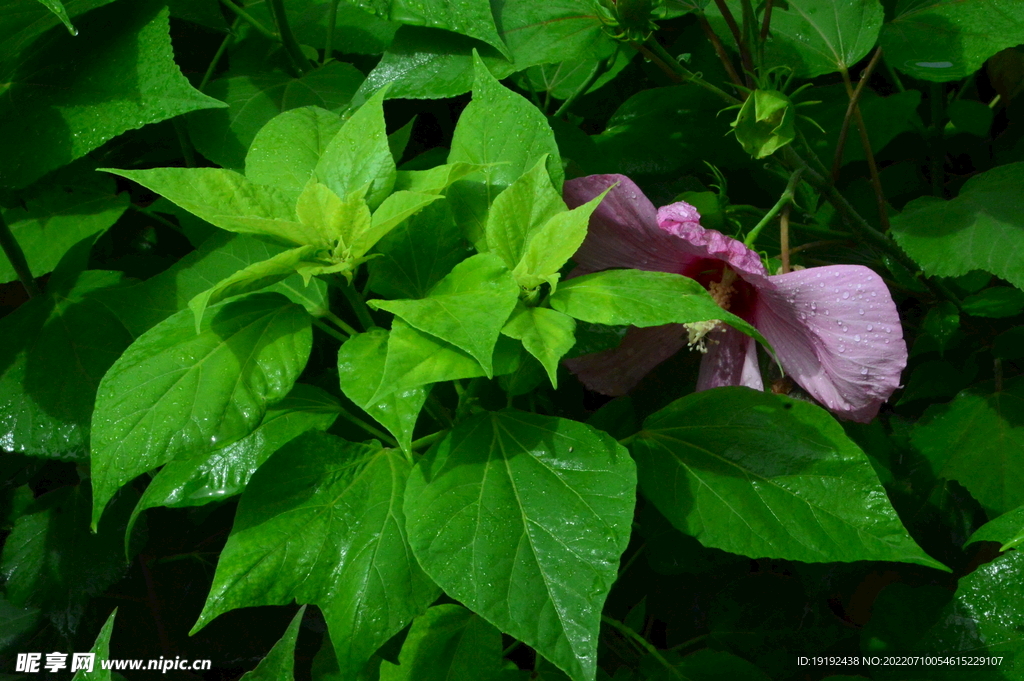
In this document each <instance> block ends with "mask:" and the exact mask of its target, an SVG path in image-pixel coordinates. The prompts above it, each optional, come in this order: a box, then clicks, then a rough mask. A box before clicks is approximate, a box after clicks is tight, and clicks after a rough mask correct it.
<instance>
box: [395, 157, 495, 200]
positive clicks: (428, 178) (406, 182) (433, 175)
mask: <svg viewBox="0 0 1024 681" xmlns="http://www.w3.org/2000/svg"><path fill="white" fill-rule="evenodd" d="M478 170H483V168H482V167H481V166H477V165H473V164H472V163H448V164H445V165H441V166H437V167H434V168H431V169H429V170H399V171H398V177H397V179H396V180H395V191H398V190H401V189H405V190H408V191H412V192H421V193H426V194H441V193H443V192H444V190H445V189H447V188H448V187H449V186H450V185H451V184H452V183H453V182H456V181H457V180H461V179H462V178H464V177H465V176H466V175H469V174H471V173H474V172H476V171H478Z"/></svg>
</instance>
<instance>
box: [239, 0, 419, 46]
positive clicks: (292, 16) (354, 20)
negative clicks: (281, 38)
mask: <svg viewBox="0 0 1024 681" xmlns="http://www.w3.org/2000/svg"><path fill="white" fill-rule="evenodd" d="M332 4H334V3H333V0H285V2H284V8H285V12H286V13H287V15H288V24H289V25H290V26H291V29H292V33H294V34H295V39H296V40H298V41H299V44H300V45H308V46H312V47H314V48H317V49H323V48H324V47H326V40H327V24H328V22H329V21H330V18H331V5H332ZM245 9H246V11H247V12H250V13H251V14H252V16H253V17H254V18H255V19H257V20H258V21H260V22H261V23H262V24H263V25H264V26H273V25H274V17H273V16H272V15H271V14H270V10H269V8H268V7H267V3H266V2H265V1H264V0H253V1H252V2H248V3H246V5H245ZM399 27H400V24H398V23H395V22H391V21H385V20H383V19H380V18H378V17H376V16H374V15H373V14H370V13H369V12H366V11H364V10H362V9H360V8H359V7H356V6H354V5H353V4H352V3H351V2H341V3H338V7H337V13H336V14H335V16H334V40H333V43H332V49H333V50H334V51H335V52H344V53H345V54H380V53H381V52H383V51H384V50H385V49H386V48H387V46H388V44H390V43H391V40H392V38H394V35H395V31H397V30H398V28H399Z"/></svg>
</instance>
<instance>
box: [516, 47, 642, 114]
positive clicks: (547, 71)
mask: <svg viewBox="0 0 1024 681" xmlns="http://www.w3.org/2000/svg"><path fill="white" fill-rule="evenodd" d="M615 48H616V45H615V43H614V42H612V41H610V40H609V41H603V40H602V41H598V42H595V43H594V46H593V48H592V49H590V50H588V51H587V53H586V54H584V55H581V56H579V57H576V58H575V59H565V60H563V61H560V62H558V63H556V64H543V65H540V66H531V67H530V68H528V69H526V70H525V71H520V72H519V73H518V74H516V76H515V78H516V84H517V85H519V86H520V87H522V88H523V89H524V90H533V91H534V92H544V93H547V94H548V95H549V96H551V97H554V98H555V99H562V100H565V99H568V98H569V97H572V96H573V95H574V94H575V93H576V92H577V91H578V90H579V89H580V88H582V87H584V86H587V90H586V92H582V93H580V94H581V95H583V94H589V93H591V92H594V91H595V90H598V89H599V88H601V87H602V86H603V85H605V84H606V83H608V82H609V81H610V80H612V79H613V78H614V77H615V76H617V75H618V74H619V73H620V72H621V71H622V69H624V68H625V67H626V66H628V65H629V62H630V61H632V59H633V57H635V56H636V50H634V49H632V48H629V47H625V46H623V47H622V48H621V49H619V50H616V49H615ZM606 59H611V60H612V61H611V64H609V65H608V67H607V68H606V70H605V71H604V72H603V73H601V74H600V75H599V76H598V77H597V78H596V79H595V80H594V81H593V82H591V79H592V78H594V76H595V74H596V72H597V70H598V69H600V68H601V64H602V62H604V61H605V60H606Z"/></svg>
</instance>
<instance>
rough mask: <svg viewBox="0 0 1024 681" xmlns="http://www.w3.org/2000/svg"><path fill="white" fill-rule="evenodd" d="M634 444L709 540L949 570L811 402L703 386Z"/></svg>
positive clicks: (642, 472) (741, 547) (650, 483)
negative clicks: (919, 540)
mask: <svg viewBox="0 0 1024 681" xmlns="http://www.w3.org/2000/svg"><path fill="white" fill-rule="evenodd" d="M630 449H631V450H632V452H633V457H634V458H635V459H636V462H637V470H638V473H639V479H640V487H641V488H642V489H643V491H644V496H645V497H646V498H647V499H649V500H650V501H651V502H652V503H653V504H654V505H655V506H656V507H657V509H658V510H659V511H660V512H661V513H662V515H664V516H665V517H666V518H668V519H669V521H671V523H672V524H673V525H674V526H675V527H676V528H677V529H679V530H680V531H682V532H685V533H687V534H689V535H692V536H694V537H696V538H697V539H699V540H700V542H701V543H702V544H704V545H705V546H711V547H714V548H719V549H723V550H725V551H730V552H732V553H739V554H741V555H745V556H750V557H752V558H762V557H767V558H784V559H787V560H800V561H804V562H825V563H828V562H835V561H844V562H849V561H858V560H888V561H900V562H905V563H916V564H918V565H924V566H927V567H932V568H936V569H938V570H945V569H947V568H946V567H945V566H944V565H942V564H941V563H939V562H938V561H936V560H934V559H933V558H931V557H930V556H929V555H928V554H926V553H925V552H924V551H923V550H922V549H921V548H920V547H919V546H918V545H917V544H915V543H914V540H913V539H912V538H911V537H910V535H909V534H908V533H907V530H906V529H905V528H904V527H903V525H902V523H901V522H900V519H899V516H898V515H896V511H895V509H893V507H892V505H891V504H890V503H889V498H888V497H887V496H886V493H885V489H884V488H883V487H882V484H881V483H880V482H879V480H878V476H877V475H875V471H874V469H873V468H872V466H871V462H870V461H869V460H868V457H867V456H866V455H865V454H864V452H863V451H861V449H860V448H859V447H858V446H857V445H856V444H854V442H853V441H852V440H850V439H849V438H848V437H847V436H846V434H845V433H844V432H843V428H842V426H840V425H839V423H837V422H836V420H835V419H834V418H832V416H831V415H830V414H829V413H828V412H826V411H825V410H824V409H822V408H820V407H817V406H815V405H812V404H809V403H807V402H803V401H800V400H794V399H790V398H788V397H784V396H781V395H773V394H771V393H764V392H760V391H756V390H751V389H749V388H742V387H727V388H714V389H712V390H705V391H703V392H699V393H694V394H692V395H689V396H687V397H684V398H682V399H679V400H676V401H675V402H673V403H672V404H670V405H669V406H668V407H666V408H664V409H662V410H661V411H659V412H657V413H655V414H654V415H652V416H650V417H649V418H648V419H647V420H646V421H645V422H644V428H643V430H642V431H640V433H639V434H638V435H637V436H636V437H635V438H634V439H633V441H632V444H630ZM442 586H444V585H443V584H442Z"/></svg>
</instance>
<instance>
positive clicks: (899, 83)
mask: <svg viewBox="0 0 1024 681" xmlns="http://www.w3.org/2000/svg"><path fill="white" fill-rule="evenodd" d="M882 62H883V63H884V64H885V70H886V72H887V73H888V74H889V78H891V79H892V82H893V84H894V85H895V86H896V89H897V90H899V91H900V92H906V91H907V88H905V87H904V86H903V80H902V79H901V78H900V74H898V73H896V69H894V68H893V66H892V64H890V63H889V60H888V59H886V58H885V57H882Z"/></svg>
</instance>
